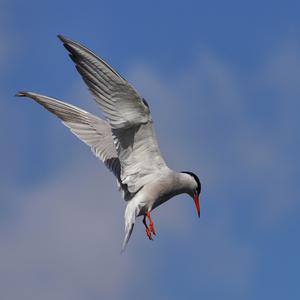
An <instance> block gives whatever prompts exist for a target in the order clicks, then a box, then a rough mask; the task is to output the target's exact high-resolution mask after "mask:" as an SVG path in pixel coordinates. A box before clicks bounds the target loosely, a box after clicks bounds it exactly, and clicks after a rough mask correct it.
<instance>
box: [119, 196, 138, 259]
mask: <svg viewBox="0 0 300 300" xmlns="http://www.w3.org/2000/svg"><path fill="white" fill-rule="evenodd" d="M137 215H138V207H137V206H136V204H135V202H134V201H133V200H131V201H129V202H128V204H127V206H126V209H125V214H124V218H125V236H124V241H123V244H122V250H121V253H123V252H124V251H125V248H126V246H127V243H128V241H129V239H130V236H131V233H132V231H133V227H134V223H135V218H136V216H137Z"/></svg>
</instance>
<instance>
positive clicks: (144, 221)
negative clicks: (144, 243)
mask: <svg viewBox="0 0 300 300" xmlns="http://www.w3.org/2000/svg"><path fill="white" fill-rule="evenodd" d="M143 224H144V225H145V227H146V234H147V236H148V238H149V240H153V239H152V236H151V230H150V229H149V227H148V225H147V223H146V215H144V218H143Z"/></svg>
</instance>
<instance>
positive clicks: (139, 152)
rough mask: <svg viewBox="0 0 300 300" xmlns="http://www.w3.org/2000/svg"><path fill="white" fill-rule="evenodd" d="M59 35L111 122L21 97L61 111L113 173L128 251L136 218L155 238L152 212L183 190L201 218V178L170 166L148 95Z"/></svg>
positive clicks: (58, 104) (48, 101) (44, 100)
mask: <svg viewBox="0 0 300 300" xmlns="http://www.w3.org/2000/svg"><path fill="white" fill-rule="evenodd" d="M58 37H59V39H60V40H61V41H62V42H63V44H64V46H65V48H66V49H67V50H68V51H69V52H70V57H71V59H72V60H73V62H74V63H75V65H76V68H77V70H78V72H79V73H80V75H81V77H82V79H83V80H84V82H85V83H86V84H87V86H88V88H89V90H90V91H91V93H92V95H93V97H94V99H95V101H96V102H97V103H98V104H99V106H100V108H101V109H102V111H103V113H104V115H105V117H106V121H105V120H102V119H100V118H98V117H96V116H94V115H92V114H90V113H88V112H86V111H84V110H82V109H80V108H78V107H76V106H73V105H71V104H67V103H64V102H62V101H59V100H57V99H54V98H50V97H47V96H44V95H40V94H36V93H32V92H18V93H17V94H16V96H21V97H29V98H32V99H33V100H35V101H36V102H37V103H39V104H41V105H42V106H44V107H45V108H46V109H47V110H48V111H50V112H51V113H53V114H55V115H56V116H57V117H58V118H59V119H61V121H62V123H63V124H64V125H65V126H67V127H68V128H70V130H71V131H72V132H73V133H74V134H75V135H76V136H77V137H78V138H79V139H80V140H82V141H83V142H84V143H86V144H87V145H89V146H90V147H91V149H92V151H93V153H94V154H95V155H96V156H97V157H98V158H100V160H102V161H103V162H104V164H105V165H106V166H107V168H108V169H109V170H110V171H112V172H113V174H114V175H115V177H116V178H117V183H118V187H119V190H120V191H121V192H122V194H123V198H124V200H125V201H126V202H127V206H126V209H125V215H124V217H125V237H124V241H123V245H122V251H124V249H125V247H126V245H127V243H128V240H129V238H130V236H131V233H132V230H133V226H134V223H135V219H136V217H138V216H143V224H144V225H145V227H146V234H147V236H148V238H149V239H150V240H152V234H153V235H155V234H156V233H155V230H154V225H153V221H152V219H151V216H150V212H151V211H152V210H153V209H154V208H156V207H157V206H159V205H161V204H162V203H164V202H165V201H167V200H169V199H170V198H172V197H174V196H176V195H178V194H182V193H186V194H188V195H190V196H191V197H192V198H193V199H194V202H195V205H196V209H197V213H198V216H199V217H200V203H199V194H200V192H201V183H200V181H199V179H198V177H197V176H196V175H195V174H193V173H192V172H175V171H173V170H171V169H170V168H168V166H167V165H166V163H165V161H164V159H163V158H162V155H161V153H160V150H159V147H158V143H157V140H156V137H155V132H154V128H153V122H152V118H151V113H150V109H149V105H148V103H147V102H146V100H145V99H144V98H142V97H141V96H140V95H139V94H138V93H137V92H136V91H135V89H134V88H133V87H132V86H131V85H130V84H129V83H128V82H127V81H126V80H125V79H124V78H123V77H122V76H121V75H120V74H119V73H117V72H116V71H115V70H114V69H113V68H112V67H111V66H109V65H108V64H107V63H106V62H105V61H104V60H102V59H101V58H100V57H98V56H97V55H96V54H94V53H93V52H92V51H90V50H89V49H87V48H86V47H84V46H82V45H81V44H79V43H77V42H74V41H72V40H70V39H68V38H66V37H64V36H61V35H59V36H58ZM147 218H148V221H149V224H147V222H146V219H147Z"/></svg>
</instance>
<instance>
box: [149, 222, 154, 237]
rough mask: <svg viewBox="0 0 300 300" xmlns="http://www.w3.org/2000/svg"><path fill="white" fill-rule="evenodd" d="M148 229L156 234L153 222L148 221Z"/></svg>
mask: <svg viewBox="0 0 300 300" xmlns="http://www.w3.org/2000/svg"><path fill="white" fill-rule="evenodd" d="M149 229H150V232H152V233H153V234H154V235H156V232H155V230H154V224H153V222H150V224H149Z"/></svg>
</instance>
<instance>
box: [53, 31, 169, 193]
mask: <svg viewBox="0 0 300 300" xmlns="http://www.w3.org/2000/svg"><path fill="white" fill-rule="evenodd" d="M58 37H59V38H60V40H61V41H62V42H63V43H64V46H65V48H66V49H67V50H68V51H69V52H70V57H71V59H72V60H73V62H74V63H75V65H76V69H77V70H78V72H79V74H80V75H81V77H82V79H83V80H84V82H85V83H86V85H87V87H88V88H89V90H90V91H91V93H92V95H93V96H94V99H95V101H96V102H97V103H98V104H99V106H100V108H101V110H102V111H103V113H104V115H105V116H106V119H107V121H108V123H109V124H110V126H111V131H112V136H113V139H114V143H115V145H116V150H117V154H118V157H119V160H120V166H121V173H120V178H121V182H122V184H125V185H127V188H128V191H129V192H130V193H132V194H134V193H136V192H137V191H138V190H139V189H141V188H142V187H143V186H144V185H145V184H147V183H148V182H149V181H151V180H153V179H154V178H156V176H157V173H158V172H160V171H161V169H162V168H167V166H166V164H165V161H164V160H163V158H162V156H161V153H160V150H159V147H158V143H157V140H156V137H155V132H154V128H153V124H152V117H151V113H150V109H149V105H148V104H147V102H146V101H145V100H144V99H143V98H142V97H140V95H139V94H138V93H137V92H136V91H135V89H134V88H133V87H132V86H131V85H130V84H129V83H128V82H127V81H126V80H125V79H124V78H123V77H122V76H121V75H120V74H119V73H117V72H116V71H115V70H114V69H113V68H112V67H111V66H109V65H108V64H107V63H106V62H105V61H104V60H103V59H101V58H100V57H98V56H97V55H96V54H94V53H93V52H92V51H90V50H89V49H87V48H86V47H84V46H82V45H80V44H79V43H77V42H74V41H72V40H70V39H68V38H66V37H63V36H61V35H59V36H58Z"/></svg>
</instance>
